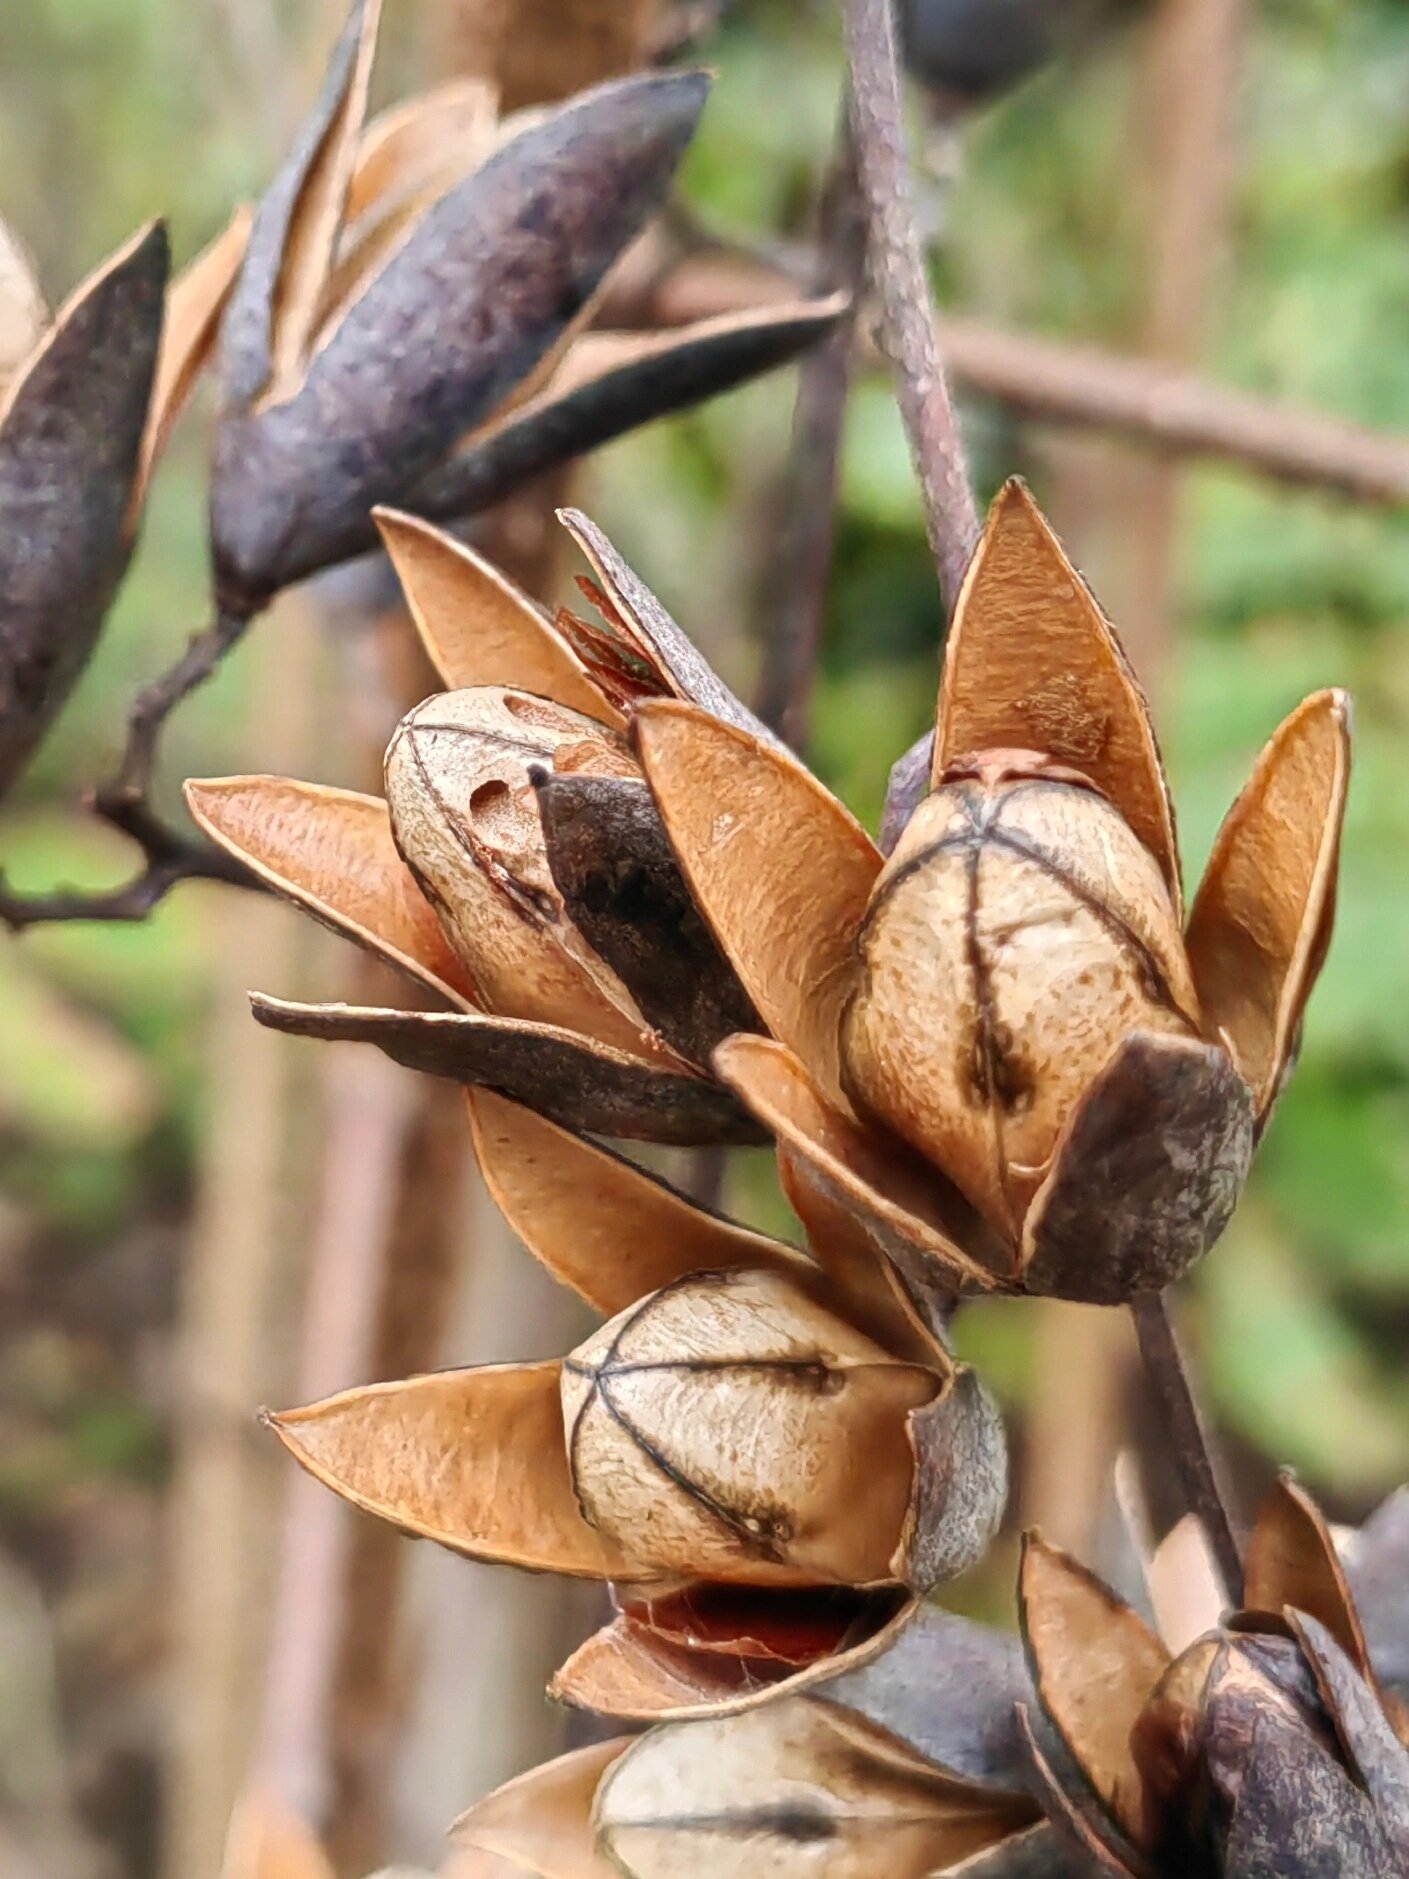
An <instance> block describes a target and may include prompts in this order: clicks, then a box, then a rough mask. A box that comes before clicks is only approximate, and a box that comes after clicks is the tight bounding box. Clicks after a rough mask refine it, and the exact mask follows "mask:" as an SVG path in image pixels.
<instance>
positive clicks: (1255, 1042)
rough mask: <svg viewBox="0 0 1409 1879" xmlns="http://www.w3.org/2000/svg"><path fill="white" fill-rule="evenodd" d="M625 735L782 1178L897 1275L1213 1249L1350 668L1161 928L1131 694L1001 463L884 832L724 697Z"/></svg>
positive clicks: (1104, 1276) (1160, 1268) (722, 1067)
mask: <svg viewBox="0 0 1409 1879" xmlns="http://www.w3.org/2000/svg"><path fill="white" fill-rule="evenodd" d="M632 736H633V742H634V745H635V748H636V751H637V754H638V755H639V757H640V759H641V763H642V767H643V769H644V771H645V774H646V780H647V783H648V784H649V786H650V789H651V792H652V795H653V796H654V797H655V800H656V805H657V807H658V809H659V810H660V813H661V820H662V822H663V823H664V826H665V829H666V833H667V834H668V836H669V838H670V841H671V844H672V846H673V847H674V849H675V851H676V855H677V858H678V859H679V862H680V866H681V871H682V873H683V874H684V876H685V879H686V880H687V882H688V883H689V886H690V891H691V893H692V895H693V896H694V898H695V900H696V901H697V902H698V904H699V907H700V910H701V912H702V913H703V914H704V917H705V919H706V920H707V921H708V923H709V925H710V927H711V929H712V930H713V933H714V936H715V938H716V939H717V941H718V942H719V945H720V948H721V950H722V951H723V952H724V954H725V956H726V957H727V958H728V960H729V962H730V964H731V965H732V966H733V968H734V970H735V972H736V973H737V975H738V977H739V980H740V982H741V984H742V985H743V987H744V989H745V990H746V991H747V993H748V994H749V996H750V998H751V999H752V1001H753V1003H754V1006H755V1008H756V1009H757V1010H758V1012H759V1013H760V1015H761V1017H762V1018H763V1020H764V1021H765V1022H766V1024H767V1025H768V1028H769V1029H770V1030H771V1031H772V1033H773V1037H774V1040H775V1041H774V1042H772V1043H766V1044H760V1043H759V1042H758V1041H757V1040H751V1039H738V1038H734V1039H728V1040H726V1041H725V1042H724V1043H723V1044H722V1045H720V1046H718V1047H717V1049H716V1052H715V1066H716V1070H717V1072H718V1074H719V1075H720V1076H721V1077H722V1078H723V1079H724V1080H725V1081H726V1082H728V1084H729V1085H730V1087H731V1088H732V1089H734V1090H736V1091H737V1093H738V1094H739V1096H740V1098H741V1099H742V1100H743V1101H744V1102H745V1103H746V1104H747V1105H748V1106H749V1107H750V1108H751V1109H752V1110H753V1111H754V1113H755V1114H756V1115H757V1116H758V1117H759V1119H760V1120H761V1121H763V1122H766V1123H767V1124H768V1126H769V1127H770V1128H772V1129H773V1130H774V1131H775V1133H776V1134H777V1135H778V1136H779V1139H780V1142H781V1143H782V1144H783V1147H784V1161H785V1168H786V1178H787V1182H788V1187H789V1191H790V1192H791V1193H792V1194H793V1195H794V1196H795V1197H798V1198H799V1204H800V1205H806V1206H808V1207H812V1208H815V1209H822V1210H825V1211H826V1212H828V1213H830V1214H831V1216H832V1217H833V1218H834V1219H835V1218H838V1217H840V1216H842V1215H849V1216H850V1219H851V1222H852V1227H853V1230H854V1231H856V1232H858V1233H865V1234H869V1235H871V1236H873V1237H874V1238H876V1239H877V1240H878V1242H879V1243H881V1244H883V1245H884V1246H885V1247H886V1250H887V1252H888V1254H889V1256H890V1257H891V1258H892V1259H893V1260H894V1261H895V1262H896V1264H897V1266H898V1267H899V1268H900V1269H901V1270H902V1271H904V1272H905V1273H906V1274H907V1283H909V1284H910V1285H911V1289H912V1290H915V1291H918V1290H922V1289H923V1286H922V1285H920V1284H919V1281H918V1275H919V1274H920V1273H921V1272H923V1271H924V1270H925V1269H926V1268H928V1269H929V1271H930V1275H931V1284H932V1285H933V1286H936V1287H945V1286H948V1287H953V1288H956V1289H957V1288H977V1289H988V1288H992V1287H1000V1288H1006V1289H1011V1290H1014V1291H1018V1290H1025V1291H1031V1292H1037V1293H1050V1294H1053V1295H1056V1296H1061V1297H1066V1298H1072V1299H1079V1300H1082V1301H1085V1302H1089V1303H1099V1304H1115V1303H1120V1302H1123V1301H1124V1300H1127V1299H1129V1298H1130V1297H1132V1296H1133V1295H1136V1294H1138V1293H1141V1292H1149V1291H1158V1290H1160V1289H1162V1288H1163V1287H1164V1286H1165V1285H1167V1284H1169V1283H1170V1282H1171V1281H1172V1280H1174V1279H1176V1278H1178V1277H1179V1276H1180V1275H1181V1274H1182V1273H1183V1272H1185V1271H1186V1270H1187V1269H1188V1268H1189V1267H1190V1266H1191V1265H1192V1264H1193V1263H1194V1261H1196V1260H1197V1259H1199V1258H1200V1257H1201V1256H1202V1255H1203V1254H1204V1253H1205V1252H1206V1251H1207V1250H1208V1248H1209V1247H1210V1246H1211V1245H1212V1244H1213V1242H1214V1241H1215V1240H1216V1238H1217V1237H1218V1235H1219V1234H1220V1233H1221V1232H1222V1230H1223V1227H1224V1226H1225V1225H1226V1223H1227V1221H1228V1218H1229V1216H1230V1214H1231V1212H1232V1210H1233V1207H1234V1205H1235V1204H1236V1201H1237V1198H1238V1195H1239V1193H1240V1192H1241V1189H1242V1185H1243V1182H1244V1180H1245V1178H1246V1175H1247V1170H1248V1165H1249V1162H1250V1160H1251V1156H1252V1150H1253V1145H1254V1141H1255V1139H1256V1135H1257V1132H1258V1130H1259V1129H1260V1128H1261V1127H1263V1126H1265V1123H1266V1121H1267V1118H1268V1116H1269V1114H1270V1112H1271V1108H1272V1104H1273V1103H1274V1101H1275V1099H1276V1095H1277V1091H1278V1089H1279V1088H1280V1086H1281V1081H1282V1079H1283V1077H1284V1076H1285V1075H1286V1073H1287V1070H1288V1066H1289V1065H1290V1062H1291V1059H1292V1055H1293V1051H1294V1044H1295V1039H1296V1036H1297V1033H1298V1029H1299V1026H1300V1024H1301V1020H1302V1015H1303V1013H1304V1011H1305V1007H1306V1001H1307V997H1308V996H1309V993H1310V990H1311V987H1312V985H1313V983H1314V982H1315V978H1316V974H1317V972H1318V971H1319V970H1320V967H1321V964H1322V962H1323V960H1324V958H1325V953H1326V947H1327V944H1328V941H1329V935H1330V922H1331V917H1332V910H1333V908H1334V902H1335V877H1336V867H1337V861H1338V856H1339V840H1340V827H1341V820H1342V816H1343V813H1344V807H1345V795H1346V783H1347V777H1348V770H1349V708H1348V701H1347V700H1346V698H1345V696H1344V694H1342V693H1339V692H1320V693H1317V694H1315V695H1314V696H1313V697H1311V698H1308V699H1307V700H1306V701H1305V702H1304V703H1303V704H1302V705H1301V706H1300V707H1299V708H1298V709H1297V710H1296V711H1295V712H1293V713H1292V715H1291V716H1290V717H1289V718H1288V719H1287V720H1286V722H1285V723H1284V724H1283V725H1282V726H1281V728H1280V729H1279V730H1278V731H1277V732H1276V734H1275V735H1274V736H1273V738H1272V739H1271V741H1270V742H1269V743H1268V745H1267V748H1266V749H1265V750H1264V752H1263V753H1262V756H1261V757H1260V758H1259V760H1258V764H1257V767H1256V770H1255V772H1254V775H1253V778H1252V781H1251V782H1250V783H1249V785H1248V787H1247V789H1246V790H1245V791H1244V793H1243V795H1242V796H1241V797H1240V798H1239V800H1238V802H1237V803H1236V804H1235V805H1234V808H1233V810H1232V812H1231V813H1230V815H1229V817H1228V819H1227V821H1226V823H1225V825H1224V828H1223V831H1222V832H1221V834H1220V836H1219V839H1218V842H1217V843H1216V844H1215V847H1214V852H1213V856H1212V858H1211V860H1210V863H1209V867H1208V871H1207V874H1206V875H1205V879H1204V883H1203V885H1202V887H1201V888H1200V891H1199V895H1198V899H1197V901H1196V903H1195V906H1194V910H1193V914H1192V916H1191V918H1190V922H1189V926H1188V929H1187V933H1186V932H1184V931H1181V928H1182V926H1183V903H1182V887H1181V881H1180V868H1179V855H1178V849H1177V844H1176V841H1175V830H1174V815H1173V809H1172V806H1171V803H1170V798H1169V790H1168V785H1167V782H1166V779H1165V775H1164V770H1163V766H1162V763H1161V760H1160V754H1159V748H1158V745H1157V743H1156V740H1155V735H1154V730H1153V727H1152V725H1151V722H1150V718H1149V713H1148V710H1147V708H1146V705H1145V700H1144V698H1143V696H1142V695H1141V693H1140V690H1139V687H1138V685H1137V683H1136V681H1135V679H1134V676H1133V674H1132V673H1131V670H1130V667H1129V664H1128V662H1127V660H1126V658H1125V654H1124V652H1123V650H1122V649H1121V646H1120V643H1119V641H1118V640H1117V638H1116V636H1115V634H1114V632H1113V631H1112V629H1111V627H1110V625H1109V623H1108V622H1107V621H1106V619H1105V618H1104V616H1103V615H1102V613H1101V611H1100V609H1099V607H1098V606H1097V604H1096V602H1095V600H1094V598H1093V597H1092V595H1091V593H1090V591H1089V589H1088V588H1087V587H1086V585H1085V583H1084V582H1083V581H1082V579H1081V577H1080V575H1079V574H1078V573H1077V571H1076V569H1075V568H1073V567H1072V565H1071V563H1070V562H1069V561H1068V560H1067V558H1066V556H1065V555H1064V554H1063V553H1062V550H1061V546H1060V544H1059V543H1058V542H1057V540H1056V537H1055V536H1054V535H1053V534H1052V531H1051V530H1050V528H1048V526H1047V524H1046V522H1045V521H1044V520H1043V518H1042V516H1041V515H1040V514H1039V512H1038V510H1037V508H1036V506H1035V505H1034V503H1033V502H1032V499H1031V497H1030V496H1029V495H1028V494H1027V492H1026V491H1025V490H1024V489H1023V488H1022V486H1021V485H1020V484H1017V483H1011V484H1009V485H1008V486H1007V487H1006V488H1005V489H1004V490H1003V492H1002V493H1001V494H1000V496H999V497H998V499H997V501H996V502H995V503H994V505H993V508H992V511H991V512H990V515H989V519H988V524H987V526H986V528H985V530H984V534H983V538H982V540H981V542H980V544H979V546H978V548H977V550H976V551H975V554H974V556H973V559H972V561H971V563H970V566H969V568H968V570H967V573H966V575H965V578H964V583H963V588H962V591H961V593H960V596H959V600H958V604H957V606H956V609H955V616H954V621H953V624H952V627H951V629H950V634H949V638H948V642H947V644H946V648H945V662H944V676H943V681H942V685H941V690H940V698H939V707H938V712H937V716H936V724H935V731H934V734H933V737H932V738H931V739H926V740H923V741H922V742H921V743H920V744H917V745H916V746H915V747H914V749H913V750H911V751H910V752H909V753H907V755H906V756H905V757H904V758H902V760H901V762H900V763H899V764H898V765H897V766H896V769H895V772H894V773H893V776H892V784H891V792H890V798H889V801H888V803H887V810H886V821H885V827H884V830H883V842H882V849H885V848H889V849H890V850H891V853H890V855H889V859H886V858H885V856H884V855H883V853H882V850H881V849H877V848H876V847H875V846H874V845H873V844H872V843H871V842H870V841H869V840H868V839H867V837H866V835H865V834H864V832H863V831H862V830H861V829H859V828H858V827H857V825H856V823H855V822H854V820H853V819H852V818H851V817H850V816H849V815H848V814H847V812H846V810H845V809H844V808H843V807H842V805H841V804H840V803H838V802H836V801H835V799H834V798H832V797H831V796H829V795H828V793H827V791H826V790H825V789H823V787H822V786H821V784H820V783H818V782H817V781H816V779H815V778H813V777H811V776H809V775H808V774H807V772H806V771H804V770H803V769H802V768H801V766H800V765H798V764H797V762H796V761H795V759H793V758H791V757H789V756H788V755H787V754H786V753H785V752H782V751H779V750H778V749H777V748H776V747H775V746H774V745H773V744H772V743H770V741H769V740H767V739H766V738H763V737H760V736H759V735H758V734H757V732H756V731H754V730H753V729H752V727H750V726H747V725H744V724H739V723H737V722H735V723H725V722H721V720H720V717H719V716H718V715H717V714H713V715H711V714H706V713H704V712H701V711H698V710H694V709H691V707H690V706H689V705H687V704H684V703H681V702H677V701H675V700H670V699H651V698H647V699H644V700H642V701H641V702H640V703H638V705H637V706H636V708H635V711H634V714H633V719H632ZM927 752H928V768H929V780H930V784H931V793H930V794H928V795H925V794H924V781H925V779H924V769H925V763H926V753H927ZM956 1203H957V1204H956Z"/></svg>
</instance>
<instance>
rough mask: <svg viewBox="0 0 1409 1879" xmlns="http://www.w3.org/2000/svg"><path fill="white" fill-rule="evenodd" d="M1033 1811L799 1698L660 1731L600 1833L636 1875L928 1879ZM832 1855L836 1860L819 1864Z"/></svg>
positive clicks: (625, 1774) (611, 1799)
mask: <svg viewBox="0 0 1409 1879" xmlns="http://www.w3.org/2000/svg"><path fill="white" fill-rule="evenodd" d="M1034 1813H1035V1809H1033V1807H1032V1806H1031V1804H1030V1803H1024V1802H1023V1801H1022V1800H1021V1799H1019V1798H1005V1797H1003V1796H1001V1795H996V1796H984V1795H982V1794H980V1793H977V1792H976V1791H975V1790H974V1789H973V1788H971V1787H970V1786H968V1785H967V1784H966V1783H963V1782H958V1781H954V1780H952V1779H950V1778H949V1777H947V1776H946V1775H944V1774H942V1773H941V1772H940V1771H939V1770H937V1769H936V1768H934V1767H933V1766H932V1765H931V1764H928V1763H926V1762H925V1761H924V1760H923V1759H922V1758H921V1757H919V1756H917V1755H915V1754H913V1753H912V1752H910V1751H909V1750H907V1749H904V1748H902V1747H900V1746H899V1745H898V1744H897V1743H896V1742H895V1741H894V1739H893V1738H887V1737H886V1736H885V1735H883V1734H881V1733H880V1732H879V1731H877V1730H873V1729H871V1728H869V1727H867V1726H866V1725H865V1724H864V1723H861V1722H859V1721H858V1720H857V1719H856V1718H854V1717H851V1716H848V1715H846V1714H845V1713H844V1712H841V1711H838V1710H835V1709H831V1708H828V1707H826V1706H825V1705H823V1704H820V1703H812V1702H809V1701H807V1700H806V1699H805V1698H802V1697H793V1698H789V1699H786V1700H784V1701H782V1702H779V1703H775V1704H772V1705H770V1706H769V1707H767V1708H765V1709H761V1710H755V1711H754V1712H752V1713H751V1714H746V1715H742V1716H732V1717H726V1718H722V1719H721V1720H719V1721H713V1722H703V1723H691V1724H689V1725H688V1726H682V1725H678V1724H677V1725H676V1726H674V1727H673V1728H666V1729H654V1730H652V1731H651V1733H650V1734H649V1735H647V1736H646V1737H645V1738H644V1739H643V1740H642V1741H640V1742H639V1743H637V1744H635V1745H634V1746H633V1747H631V1748H630V1749H628V1750H627V1751H626V1753H625V1754H624V1755H622V1756H621V1757H619V1758H618V1759H617V1760H616V1761H615V1762H614V1763H613V1764H612V1766H611V1767H610V1769H609V1770H608V1772H607V1775H606V1779H605V1780H604V1781H603V1782H602V1784H601V1786H600V1787H599V1789H598V1792H597V1799H596V1805H595V1810H594V1819H595V1824H596V1828H597V1834H598V1839H599V1842H600V1844H601V1845H602V1847H603V1848H604V1849H605V1850H606V1851H607V1852H608V1853H609V1854H610V1856H611V1858H612V1859H613V1860H614V1861H615V1862H616V1864H617V1865H618V1866H619V1867H621V1869H622V1870H623V1871H624V1872H627V1873H629V1874H632V1875H633V1879H686V1875H687V1874H697V1873H707V1874H710V1875H711V1876H713V1875H718V1879H744V1876H745V1875H747V1874H753V1873H757V1872H759V1871H766V1872H769V1873H776V1874H777V1875H778V1876H779V1879H794V1875H796V1876H797V1879H802V1875H805V1874H816V1873H819V1872H824V1873H825V1874H826V1875H827V1879H833V1876H835V1879H882V1875H884V1876H885V1879H929V1875H933V1874H942V1873H953V1872H965V1871H967V1870H969V1869H968V1867H967V1865H966V1862H967V1861H968V1860H969V1859H970V1858H971V1857H972V1856H974V1855H981V1854H985V1853H987V1852H989V1851H990V1850H991V1849H993V1848H994V1847H995V1846H997V1845H999V1844H1001V1843H1002V1842H1003V1841H1005V1840H1007V1839H1009V1838H1010V1836H1011V1835H1012V1834H1013V1832H1014V1831H1015V1830H1016V1829H1018V1828H1020V1827H1029V1826H1031V1824H1032V1822H1033V1818H1034ZM820 1861H824V1862H825V1864H822V1863H819V1862H820Z"/></svg>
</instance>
